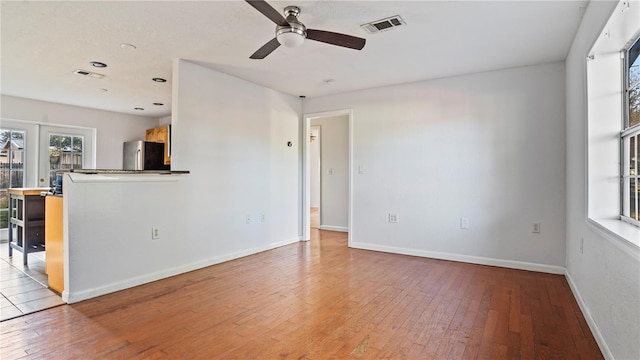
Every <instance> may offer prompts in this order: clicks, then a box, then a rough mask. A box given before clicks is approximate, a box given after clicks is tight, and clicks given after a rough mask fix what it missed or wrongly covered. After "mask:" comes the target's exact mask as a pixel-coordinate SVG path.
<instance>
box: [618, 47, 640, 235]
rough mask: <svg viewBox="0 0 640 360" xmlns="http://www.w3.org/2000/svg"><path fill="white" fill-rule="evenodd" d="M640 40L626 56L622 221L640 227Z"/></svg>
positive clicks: (622, 140)
mask: <svg viewBox="0 0 640 360" xmlns="http://www.w3.org/2000/svg"><path fill="white" fill-rule="evenodd" d="M639 54H640V40H636V42H635V44H634V45H633V46H631V48H629V50H628V51H627V52H626V53H625V61H624V75H625V76H624V90H625V91H624V94H625V99H624V105H625V111H624V113H625V119H624V126H623V131H622V133H621V144H622V159H623V162H622V169H621V173H622V191H621V193H622V202H621V203H622V219H623V220H625V221H627V222H631V223H633V224H636V225H640V216H639V213H640V211H638V210H639V207H638V206H639V205H640V204H639V203H638V201H639V198H640V183H639V181H638V180H639V179H640V165H639V164H638V160H640V144H638V141H640V136H639V135H640V57H638V55H639Z"/></svg>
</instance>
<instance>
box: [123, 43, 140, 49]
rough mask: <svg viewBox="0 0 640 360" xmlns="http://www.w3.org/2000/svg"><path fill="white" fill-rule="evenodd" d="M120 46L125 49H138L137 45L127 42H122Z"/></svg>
mask: <svg viewBox="0 0 640 360" xmlns="http://www.w3.org/2000/svg"><path fill="white" fill-rule="evenodd" d="M120 47H121V48H123V49H127V50H135V49H137V48H136V46H135V45H133V44H127V43H122V44H120Z"/></svg>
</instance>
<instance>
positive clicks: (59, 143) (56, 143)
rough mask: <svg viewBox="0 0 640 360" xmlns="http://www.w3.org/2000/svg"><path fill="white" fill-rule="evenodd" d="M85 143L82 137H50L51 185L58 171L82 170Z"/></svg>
mask: <svg viewBox="0 0 640 360" xmlns="http://www.w3.org/2000/svg"><path fill="white" fill-rule="evenodd" d="M83 143H84V138H83V137H82V136H74V135H68V134H50V135H49V184H52V183H53V180H55V179H56V175H57V174H56V172H57V171H58V170H69V169H82V161H83Z"/></svg>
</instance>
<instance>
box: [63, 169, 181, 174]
mask: <svg viewBox="0 0 640 360" xmlns="http://www.w3.org/2000/svg"><path fill="white" fill-rule="evenodd" d="M58 172H60V173H63V172H71V173H76V174H117V175H122V174H132V175H149V174H158V175H181V174H189V171H188V170H119V169H71V170H60V171H58Z"/></svg>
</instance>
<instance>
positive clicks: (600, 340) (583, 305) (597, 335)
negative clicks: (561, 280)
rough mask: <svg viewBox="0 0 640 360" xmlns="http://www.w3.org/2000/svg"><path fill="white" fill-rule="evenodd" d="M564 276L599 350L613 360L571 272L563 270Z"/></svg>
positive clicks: (608, 359) (609, 359) (606, 357)
mask: <svg viewBox="0 0 640 360" xmlns="http://www.w3.org/2000/svg"><path fill="white" fill-rule="evenodd" d="M564 277H565V278H566V279H567V282H568V283H569V288H571V292H572V293H573V297H574V298H576V301H577V302H578V306H580V310H582V315H584V319H585V320H586V321H587V325H589V329H591V333H593V337H595V338H596V342H597V343H598V347H600V351H602V355H603V356H604V358H605V359H607V360H614V357H613V354H612V353H611V350H610V349H609V346H607V342H606V341H605V340H604V336H602V332H600V328H599V327H598V325H597V324H596V322H595V320H593V317H592V316H591V312H589V308H588V307H587V304H586V303H585V302H584V299H582V296H581V295H580V292H579V291H578V287H577V286H576V284H575V283H574V282H573V278H571V274H570V273H569V271H568V270H565V273H564Z"/></svg>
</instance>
